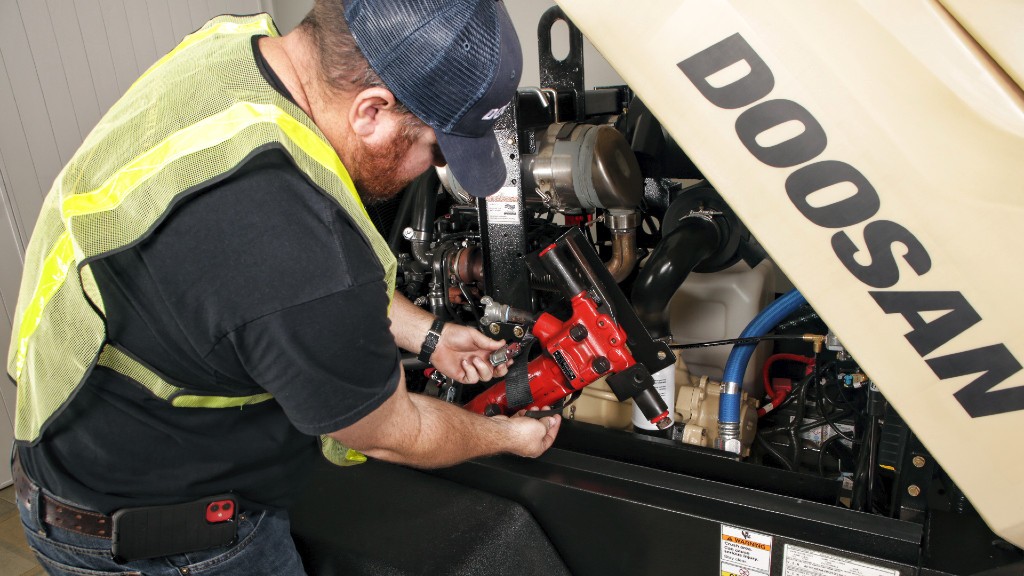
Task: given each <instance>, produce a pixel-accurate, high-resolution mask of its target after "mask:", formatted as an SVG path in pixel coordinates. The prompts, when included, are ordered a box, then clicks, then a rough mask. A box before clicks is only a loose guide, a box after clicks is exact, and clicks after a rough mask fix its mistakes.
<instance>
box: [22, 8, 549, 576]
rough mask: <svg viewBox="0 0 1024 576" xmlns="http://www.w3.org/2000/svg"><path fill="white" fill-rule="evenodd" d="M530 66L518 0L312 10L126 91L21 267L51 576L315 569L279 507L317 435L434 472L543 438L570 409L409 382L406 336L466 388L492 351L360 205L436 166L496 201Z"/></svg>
mask: <svg viewBox="0 0 1024 576" xmlns="http://www.w3.org/2000/svg"><path fill="white" fill-rule="evenodd" d="M350 31H351V32H350ZM520 68H521V55H520V53H519V44H518V41H517V39H516V38H515V33H514V31H513V29H512V25H511V22H510V21H509V19H508V15H507V13H506V11H505V8H504V6H503V4H502V3H501V2H496V1H495V0H447V1H441V0H419V1H412V0H348V1H347V2H346V3H345V5H342V3H341V1H340V0H318V1H317V3H316V6H315V8H314V9H313V11H312V12H311V13H310V15H309V16H308V17H307V18H306V20H305V21H304V22H303V23H302V25H301V26H300V27H299V28H298V29H297V30H295V31H294V32H292V33H290V34H288V35H286V36H283V37H280V36H278V35H277V34H276V31H275V30H274V28H273V24H272V22H270V20H269V18H267V17H265V16H256V17H245V18H242V17H220V18H217V19H214V20H212V21H211V22H210V23H208V24H207V25H206V26H205V27H204V28H203V29H201V30H199V31H197V32H196V33H194V34H192V35H190V36H189V37H187V38H186V39H185V40H184V41H183V42H182V43H181V44H180V45H179V46H178V47H177V48H175V49H174V50H173V51H172V52H171V53H169V54H168V55H167V56H165V57H164V58H162V59H161V60H160V61H159V62H158V63H157V64H155V65H154V66H153V67H152V68H151V69H150V70H148V71H146V72H145V73H144V74H143V75H142V76H141V77H140V78H139V80H138V81H136V83H135V84H134V85H133V86H132V88H131V89H130V90H129V91H128V92H127V93H126V94H125V95H124V97H122V99H121V100H120V101H119V102H118V103H116V104H115V105H114V106H113V107H112V108H111V110H110V111H109V112H108V113H107V115H106V116H105V117H104V118H103V119H102V120H101V121H100V123H99V124H98V125H97V127H96V128H95V129H94V130H93V132H92V133H91V134H90V135H89V137H88V138H87V139H86V141H85V142H84V143H83V145H82V147H81V148H80V150H79V151H78V153H76V155H75V157H74V158H73V159H72V161H71V162H70V163H69V164H68V166H67V167H65V169H64V171H62V173H61V175H60V176H59V177H58V178H57V181H56V182H55V184H54V188H53V190H52V191H51V193H50V194H49V196H48V197H47V200H46V203H45V205H44V207H43V210H42V214H41V216H40V219H39V222H38V224H37V227H36V230H35V232H34V234H33V239H32V242H31V244H30V247H29V250H28V251H27V254H26V264H25V277H24V279H23V283H22V291H21V296H20V299H19V306H18V313H17V317H16V320H15V328H14V335H13V338H12V345H11V353H10V360H9V364H8V372H9V374H10V376H11V377H12V378H13V379H14V380H15V381H16V382H17V384H18V408H17V417H16V430H15V435H16V438H17V440H18V442H17V445H16V448H15V456H14V462H13V466H14V475H15V482H16V485H17V493H18V503H19V509H20V510H21V516H22V520H23V522H24V523H25V525H26V534H27V537H28V539H29V542H30V544H31V545H32V546H33V548H35V549H36V550H37V551H38V552H39V559H40V562H41V563H42V564H43V565H44V566H45V567H46V569H47V570H48V571H50V573H53V574H72V573H73V574H85V573H89V574H92V573H97V574H99V573H118V574H130V573H131V574H134V573H144V574H193V573H196V574H198V573H203V574H274V575H291V574H302V573H303V571H302V566H301V562H300V561H299V558H298V555H297V554H296V552H295V548H294V545H293V543H292V542H291V540H290V537H289V532H288V519H287V515H286V514H285V512H284V511H283V509H284V508H285V507H286V506H287V503H288V501H289V497H290V489H291V488H292V487H294V486H296V485H298V484H301V475H302V472H303V470H304V469H305V468H306V466H308V465H309V464H310V463H311V459H312V458H314V457H315V455H316V451H317V448H318V447H319V446H320V445H321V442H320V441H319V440H318V438H317V437H318V436H320V437H322V438H325V440H324V442H323V447H324V448H325V449H326V450H325V453H328V452H329V453H332V454H333V455H334V456H335V457H337V456H339V455H340V456H342V458H341V459H340V461H339V462H340V463H344V460H345V458H346V457H347V459H348V460H349V461H352V460H356V461H358V460H359V458H360V455H359V454H358V453H357V452H354V451H353V450H357V451H359V452H361V453H363V454H366V455H368V456H370V457H373V458H379V459H382V460H386V461H391V462H397V463H402V464H408V465H412V466H422V467H431V466H445V465H450V464H453V463H456V462H460V461H463V460H466V459H469V458H473V457H477V456H481V455H486V454H493V453H498V452H511V453H514V454H519V455H522V456H530V457H533V456H537V455H539V454H541V453H542V452H544V451H545V450H546V449H547V448H548V447H550V445H551V443H552V442H553V440H554V437H555V434H556V433H557V430H558V426H559V419H558V417H557V416H553V417H546V418H543V419H539V420H537V419H532V418H526V417H522V416H517V417H513V418H502V417H498V418H484V417H481V416H478V415H475V414H471V413H469V412H468V411H465V410H462V409H460V408H458V407H454V406H451V405H448V404H445V403H443V402H440V401H437V400H435V399H431V398H427V397H423V396H416V395H410V394H408V393H407V392H406V390H405V382H404V375H403V372H402V369H401V364H400V362H399V355H398V352H397V348H396V345H397V346H400V347H402V348H405V349H407V350H410V351H413V352H418V353H419V354H420V356H421V357H423V358H427V359H429V360H430V361H431V362H432V363H433V364H434V365H435V366H436V367H437V368H438V369H439V370H440V371H442V372H443V373H445V374H447V375H449V376H451V377H453V378H456V379H457V380H460V381H462V382H466V383H474V382H478V381H482V380H487V379H490V378H492V377H494V376H503V375H504V374H505V373H506V371H507V368H506V367H505V366H501V367H498V368H496V369H492V367H491V366H490V364H489V362H487V355H488V353H489V352H490V351H492V350H494V349H496V348H498V347H499V346H500V345H501V343H500V342H493V341H490V340H489V339H487V338H485V337H484V336H483V335H481V334H480V333H479V332H477V331H475V330H472V329H470V328H467V327H462V326H455V325H442V324H440V323H438V322H435V320H434V318H433V317H432V316H431V315H430V314H428V313H426V312H424V311H423V310H420V309H419V308H417V307H415V306H414V305H412V304H411V303H410V302H408V301H407V300H405V299H403V298H402V297H401V296H399V295H394V296H393V297H392V293H393V290H394V270H395V263H394V258H393V256H392V255H391V254H390V252H389V251H388V249H387V244H386V242H384V241H383V239H382V238H380V236H379V234H378V233H377V232H376V230H374V229H373V226H372V225H371V224H370V222H369V219H368V218H367V216H366V213H365V211H364V210H363V208H362V203H361V201H360V199H363V200H370V199H374V198H381V197H388V196H389V195H393V194H395V193H396V192H397V191H398V190H399V189H401V188H402V187H403V186H404V185H405V184H407V183H408V182H409V181H411V180H412V179H413V178H414V177H416V176H417V175H419V174H420V173H421V172H423V171H424V170H426V169H429V168H430V166H431V164H436V165H440V164H443V163H444V162H445V160H447V162H448V164H449V167H450V169H451V170H452V172H453V174H454V175H455V176H456V177H457V178H458V179H459V180H460V182H461V183H462V185H463V186H464V187H465V188H467V189H468V190H470V191H471V192H472V193H474V194H475V195H477V196H486V195H488V194H490V193H493V192H494V191H496V190H497V189H498V188H499V187H500V186H501V185H502V184H503V182H504V180H505V173H504V167H503V162H502V159H501V157H500V154H499V153H498V147H497V143H496V141H495V138H494V134H493V132H492V131H491V124H492V122H493V118H495V117H497V116H498V115H500V112H501V110H502V109H503V108H504V107H505V106H506V105H507V104H508V103H509V101H510V99H511V98H512V96H513V92H514V90H515V88H516V85H517V83H518V80H519V74H520ZM356 190H358V195H357V194H356ZM389 315H390V322H389ZM340 445H344V446H346V447H348V448H349V450H348V451H347V452H346V450H345V449H340V450H339V449H338V447H339V446H340ZM154 506H159V507H162V508H159V510H157V511H154V510H153V508H152V507H154ZM236 508H237V510H236ZM236 527H237V531H236ZM147 535H148V536H147ZM154 535H155V536H154ZM112 536H113V538H112Z"/></svg>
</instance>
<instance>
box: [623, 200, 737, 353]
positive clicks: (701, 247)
mask: <svg viewBox="0 0 1024 576" xmlns="http://www.w3.org/2000/svg"><path fill="white" fill-rule="evenodd" d="M718 244H719V232H718V226H716V225H715V224H714V223H713V222H710V221H708V220H705V219H704V218H699V217H691V218H683V219H682V220H681V221H680V222H679V225H678V227H677V228H676V229H675V230H673V231H672V233H671V234H669V235H668V236H666V237H664V238H662V240H661V242H659V243H658V246H657V248H655V250H654V254H651V257H650V258H648V259H647V264H645V265H644V267H643V268H642V269H641V270H640V274H639V275H638V276H637V278H636V281H635V282H634V284H633V296H632V300H633V309H634V310H636V314H637V316H638V317H639V318H640V321H641V322H643V324H644V326H645V327H647V331H648V332H650V334H651V337H652V338H655V339H657V338H664V337H666V336H669V335H670V334H671V332H670V328H669V319H668V304H669V301H670V300H672V296H673V295H675V293H676V290H678V289H679V287H680V286H682V284H683V281H684V280H686V277H687V276H688V275H689V274H690V272H692V271H693V269H694V268H696V267H697V265H699V264H700V263H701V262H702V261H703V260H704V259H705V258H707V257H708V256H710V255H711V254H712V253H713V252H714V251H715V249H716V248H718Z"/></svg>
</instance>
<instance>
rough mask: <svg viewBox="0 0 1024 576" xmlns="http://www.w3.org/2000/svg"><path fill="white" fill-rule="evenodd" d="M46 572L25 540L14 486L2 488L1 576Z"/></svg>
mask: <svg viewBox="0 0 1024 576" xmlns="http://www.w3.org/2000/svg"><path fill="white" fill-rule="evenodd" d="M39 574H46V572H44V571H43V569H42V567H40V566H39V564H38V563H37V562H36V559H35V556H33V555H32V550H30V549H29V547H28V543H27V542H25V533H24V532H22V530H21V518H19V517H18V508H17V506H16V505H15V503H14V486H8V487H7V488H4V489H3V490H0V576H36V575H39Z"/></svg>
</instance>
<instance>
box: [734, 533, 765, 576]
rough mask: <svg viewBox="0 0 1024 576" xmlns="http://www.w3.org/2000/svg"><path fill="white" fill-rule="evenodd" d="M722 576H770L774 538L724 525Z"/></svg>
mask: <svg viewBox="0 0 1024 576" xmlns="http://www.w3.org/2000/svg"><path fill="white" fill-rule="evenodd" d="M721 559H722V576H769V575H770V574H771V569H772V537H771V536H768V535H767V534H758V533H757V532H751V531H750V530H744V529H743V528H736V527H734V526H726V525H725V524H722V557H721Z"/></svg>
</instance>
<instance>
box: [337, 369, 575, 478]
mask: <svg viewBox="0 0 1024 576" xmlns="http://www.w3.org/2000/svg"><path fill="white" fill-rule="evenodd" d="M400 378H401V379H400V381H399V383H398V388H397V389H396V390H395V393H394V394H392V395H391V397H390V398H388V400H386V401H385V402H384V403H383V404H381V405H380V406H379V407H377V409H376V410H374V411H373V412H371V413H370V414H368V415H366V416H364V417H363V418H362V419H360V420H359V421H358V422H356V423H354V424H351V425H350V426H347V427H345V428H342V429H341V430H338V431H337V432H334V433H332V434H330V436H331V437H332V438H334V439H335V440H337V441H339V442H341V443H342V444H344V445H345V446H348V447H350V448H354V449H356V450H359V451H360V452H362V453H364V454H366V455H367V456H370V457H373V458H378V459H380V460H384V461H387V462H394V463H396V464H405V465H409V466H416V467H420V468H439V467H444V466H451V465H453V464H458V463H459V462H463V461H465V460H470V459H472V458H477V457H479V456H488V455H491V454H498V453H502V452H508V453H512V454H517V455H519V456H526V457H530V458H535V457H537V456H540V455H541V454H542V453H544V451H545V450H547V449H548V448H550V447H551V444H552V443H553V442H554V441H555V436H556V435H557V434H558V428H559V425H560V424H561V417H560V416H558V415H557V414H556V415H553V416H545V417H544V418H540V419H534V418H529V417H526V416H513V417H511V418H506V417H504V416H494V417H490V418H488V417H485V416H481V415H479V414H475V413H473V412H469V411H468V410H464V409H462V408H459V407H457V406H454V405H452V404H448V403H446V402H442V401H440V400H437V399H435V398H430V397H427V396H422V395H419V394H409V393H408V392H407V391H406V388H405V376H404V374H403V375H402V376H401V377H400Z"/></svg>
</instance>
